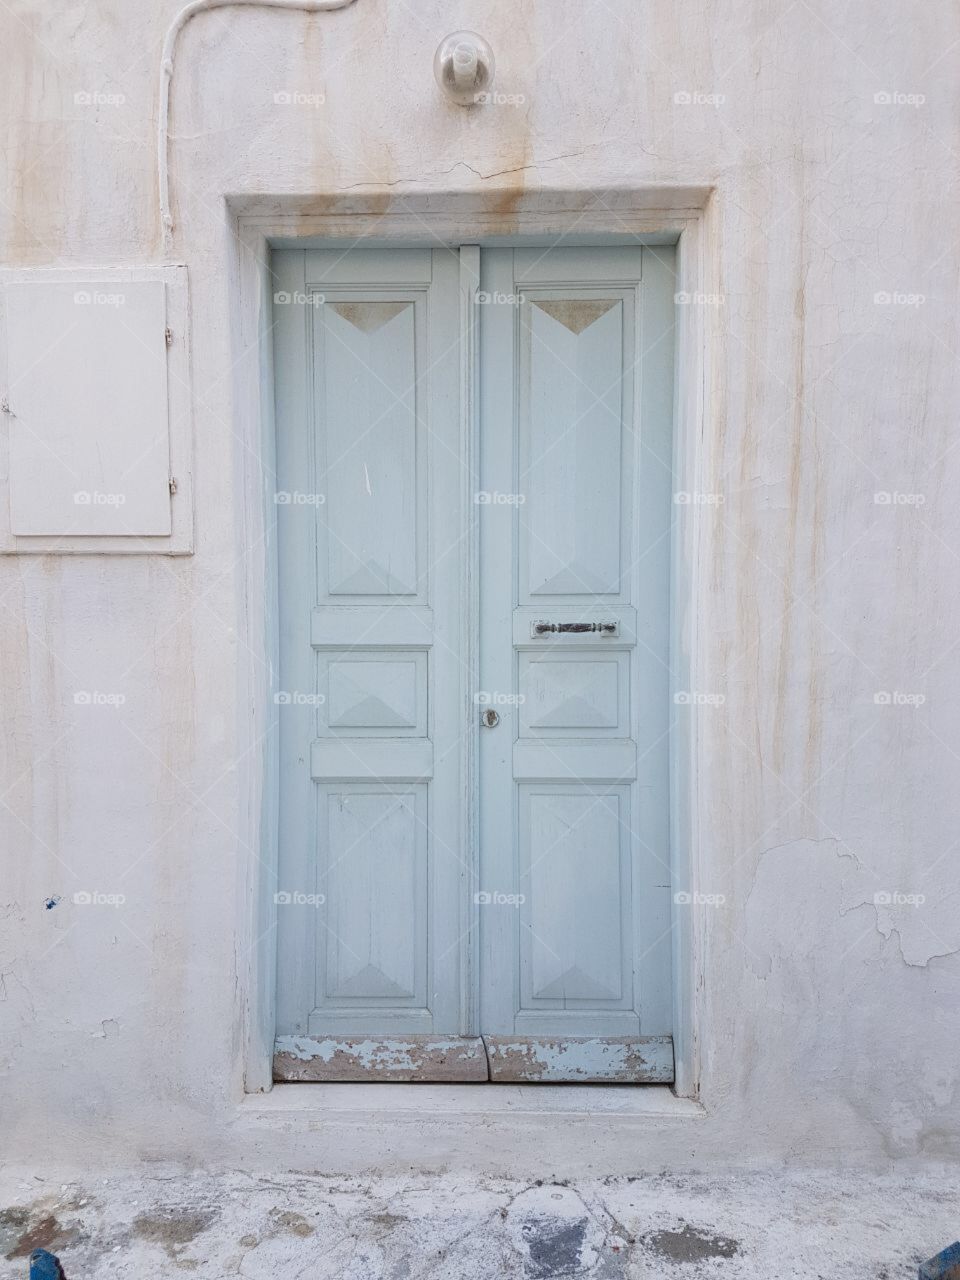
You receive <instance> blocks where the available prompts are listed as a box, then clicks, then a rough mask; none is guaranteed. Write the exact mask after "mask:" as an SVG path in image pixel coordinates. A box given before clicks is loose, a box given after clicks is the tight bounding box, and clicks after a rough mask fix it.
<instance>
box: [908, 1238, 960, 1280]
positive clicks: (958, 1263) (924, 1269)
mask: <svg viewBox="0 0 960 1280" xmlns="http://www.w3.org/2000/svg"><path fill="white" fill-rule="evenodd" d="M918 1274H919V1280H960V1240H954V1242H953V1244H951V1245H948V1246H947V1247H946V1249H943V1250H942V1251H941V1252H940V1253H938V1254H937V1255H936V1257H933V1258H928V1259H927V1261H926V1262H924V1263H923V1264H922V1265H921V1267H920V1271H919V1273H918Z"/></svg>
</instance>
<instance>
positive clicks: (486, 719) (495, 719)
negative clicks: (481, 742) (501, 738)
mask: <svg viewBox="0 0 960 1280" xmlns="http://www.w3.org/2000/svg"><path fill="white" fill-rule="evenodd" d="M480 723H481V724H482V725H483V727H484V728H485V729H495V728H496V727H497V725H498V724H499V723H500V715H499V713H498V712H496V711H494V709H493V707H487V709H486V711H484V712H482V713H481V716H480Z"/></svg>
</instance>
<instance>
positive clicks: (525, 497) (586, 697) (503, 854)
mask: <svg viewBox="0 0 960 1280" xmlns="http://www.w3.org/2000/svg"><path fill="white" fill-rule="evenodd" d="M646 254H647V251H644V250H641V249H640V248H636V249H617V250H588V249H573V250H564V249H558V250H549V251H542V250H539V251H519V250H516V251H514V250H494V251H490V252H489V253H488V254H487V255H485V258H484V262H483V272H482V287H483V289H484V292H485V294H486V295H487V296H490V297H500V298H513V299H515V300H516V305H514V306H513V307H510V306H507V305H501V306H499V307H497V306H492V305H491V306H489V307H487V308H485V309H484V312H483V315H482V318H481V346H480V362H481V370H480V372H481V389H482V396H481V400H482V420H481V459H482V474H481V481H482V486H483V489H484V490H485V491H487V492H491V493H501V494H505V495H507V497H506V499H505V500H503V501H502V502H501V503H500V504H499V505H497V504H495V503H494V502H490V503H489V504H488V505H487V506H485V507H484V508H483V510H482V513H481V601H482V624H481V672H482V683H483V685H484V690H485V696H487V697H488V698H489V699H491V700H496V702H497V705H498V708H499V709H500V723H499V725H497V726H496V727H494V728H491V729H489V730H485V731H484V732H483V734H482V739H481V880H482V884H483V888H484V890H486V896H485V901H484V905H483V906H482V907H481V911H480V929H481V939H482V944H481V977H482V990H481V1031H482V1032H483V1034H484V1036H485V1038H486V1042H487V1047H488V1055H489V1057H490V1066H491V1076H492V1078H495V1079H553V1080H556V1079H596V1080H604V1079H620V1080H625V1079H635V1080H641V1079H643V1080H650V1079H670V1078H672V1070H673V1066H672V1052H671V1051H670V1039H669V1033H670V1013H669V1009H670V1002H669V989H670V946H669V932H670V877H669V845H668V787H667V744H668V735H669V712H670V706H669V694H668V690H669V681H668V653H669V646H668V637H669V624H668V615H669V589H668V584H669V536H668V533H669V525H670V512H671V506H670V494H671V490H672V486H671V475H670V463H669V459H670V452H669V439H670V434H671V421H670V416H671V415H670V396H669V394H668V388H667V386H666V384H665V382H664V380H663V374H662V369H663V367H667V369H668V370H669V368H670V366H671V363H672V356H671V343H670V338H671V331H672V318H671V317H672V296H671V295H672V271H671V268H672V257H671V254H670V253H669V251H668V252H667V254H665V255H662V257H661V258H660V259H658V261H657V262H655V263H654V264H653V265H652V269H651V270H650V272H649V277H650V279H649V285H648V284H647V283H646V282H645V280H644V270H645V268H646V266H647V256H646ZM649 366H656V370H655V371H651V369H650V368H648V367H649Z"/></svg>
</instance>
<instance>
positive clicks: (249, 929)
mask: <svg viewBox="0 0 960 1280" xmlns="http://www.w3.org/2000/svg"><path fill="white" fill-rule="evenodd" d="M226 205H227V221H228V224H229V229H230V230H231V231H232V235H228V236H227V237H225V242H226V243H225V247H224V252H225V256H226V262H225V264H224V265H225V268H226V274H227V278H228V280H229V286H230V303H231V307H230V327H231V343H232V348H233V350H232V352H231V356H232V365H231V377H232V382H233V391H234V405H235V413H234V434H235V436H236V437H237V441H238V446H239V447H238V448H237V450H236V451H235V458H234V482H235V485H236V487H237V491H238V493H239V494H240V495H241V497H240V501H239V504H238V505H239V508H240V510H241V513H242V524H241V528H240V530H239V534H240V538H241V540H242V545H243V546H244V547H246V548H250V547H255V548H258V552H257V554H245V555H243V556H242V557H241V558H240V559H239V562H238V566H237V574H238V577H239V579H240V583H239V586H240V594H241V599H242V604H241V617H240V619H239V627H238V630H239V636H238V639H239V641H240V648H241V651H242V653H243V659H242V660H241V661H240V663H239V667H240V679H239V688H238V700H237V707H238V718H239V721H240V735H239V736H240V742H241V747H242V748H243V750H242V754H241V755H240V756H239V758H238V762H237V770H236V772H237V787H238V795H239V796H240V797H241V799H240V800H239V801H238V814H237V821H238V830H237V838H238V856H237V894H238V904H239V906H240V913H241V914H240V919H239V920H238V939H237V948H236V954H237V968H238V974H237V978H238V983H237V988H238V1008H237V1013H238V1019H239V1034H240V1037H241V1041H240V1043H241V1045H242V1050H241V1056H240V1060H239V1061H238V1063H237V1074H238V1078H240V1079H242V1088H243V1090H244V1091H245V1092H248V1093H256V1092H264V1091H268V1090H270V1089H271V1088H272V1062H273V1048H274V1033H275V987H276V972H277V965H276V950H277V949H276V923H277V919H276V916H277V913H276V904H275V902H274V896H273V895H274V893H275V892H276V890H277V868H278V852H279V850H278V837H277V816H278V800H279V768H278V740H277V739H278V734H277V732H276V723H275V722H276V715H275V710H276V709H275V704H274V701H273V697H274V694H275V693H276V692H277V691H278V690H279V683H278V667H279V664H278V648H279V645H278V635H279V632H278V608H277V563H276V560H277V556H276V540H275V537H274V533H273V528H274V512H275V502H274V493H275V490H276V478H275V439H276V428H275V421H274V408H273V354H272V345H273V344H272V324H273V319H272V295H273V290H274V285H273V279H272V273H271V253H272V250H273V249H274V248H296V249H305V248H337V247H342V248H344V249H346V248H348V247H350V246H353V247H361V245H362V246H364V247H371V248H372V247H391V246H393V247H412V246H418V245H419V246H423V245H434V246H436V245H438V244H449V245H454V244H456V245H458V246H459V245H474V244H476V245H500V246H518V245H519V246H523V245H530V246H536V245H538V244H539V245H546V244H554V243H558V242H560V243H562V244H564V245H574V244H580V245H583V244H589V245H612V244H617V243H634V244H636V243H638V242H640V243H644V244H651V245H656V244H658V243H659V244H675V245H676V247H677V277H676V278H677V293H678V296H680V295H683V296H685V297H686V299H688V300H692V301H693V305H680V306H678V307H677V330H676V355H675V369H674V423H673V428H674V441H673V450H674V470H675V477H676V491H679V492H700V491H701V490H704V489H705V488H708V487H709V486H705V485H704V483H703V482H702V481H701V477H702V476H704V475H709V474H710V463H711V461H712V457H711V456H710V455H712V446H713V443H714V434H713V429H712V423H711V422H710V421H709V402H708V397H707V388H708V387H709V386H710V379H711V361H710V352H711V349H712V348H713V347H714V346H715V343H716V337H717V328H718V324H719V321H718V317H717V314H716V313H717V312H718V310H719V308H717V307H708V306H705V305H696V304H695V300H696V299H698V298H711V297H715V296H719V295H720V288H719V252H718V243H717V228H716V213H715V208H714V202H713V199H712V190H711V189H710V188H659V189H653V190H646V191H633V192H619V193H618V192H604V193H602V198H600V196H599V195H598V194H597V193H595V192H586V191H582V192H559V191H543V192H540V193H539V194H537V195H531V196H523V195H522V194H519V195H518V196H517V197H516V199H514V200H512V201H505V200H504V199H503V197H502V193H501V194H499V195H498V198H497V200H496V201H495V203H494V204H493V206H492V208H491V204H490V201H489V199H485V198H484V196H483V195H482V194H480V193H478V194H476V195H465V194H464V193H462V192H459V193H455V192H451V193H448V194H444V195H437V194H436V193H433V194H430V195H408V196H394V197H393V199H392V200H391V201H390V204H389V207H387V209H386V211H385V208H384V196H383V194H382V193H371V194H370V195H369V196H366V197H364V196H359V197H358V196H357V195H356V194H354V195H353V196H351V197H350V198H345V197H342V196H339V197H338V196H334V195H332V194H331V195H330V196H328V197H325V198H322V199H313V200H311V199H309V198H302V197H301V198H284V197H276V198H271V199H266V198H265V197H262V196H261V197H236V198H228V200H227V201H226ZM318 208H319V209H320V210H321V211H320V212H317V209H318ZM463 258H464V259H465V265H464V266H463V268H462V271H461V286H462V287H461V299H460V306H461V315H462V321H463V323H464V326H465V328H464V332H466V333H468V334H469V335H470V339H469V342H468V343H467V344H465V346H466V348H467V352H466V355H467V357H468V358H465V359H463V360H462V361H461V431H462V432H463V433H465V434H464V446H465V453H464V456H467V457H470V458H471V459H472V460H473V463H472V467H471V468H470V469H469V470H468V471H467V473H466V474H465V476H464V486H465V492H467V493H469V492H472V488H473V475H474V474H475V470H476V465H477V452H476V451H477V446H478V431H477V426H478V423H477V412H476V410H477V397H476V387H475V384H474V375H475V371H476V367H477V361H476V344H477V337H478V333H477V324H476V320H477V315H476V308H475V307H473V306H472V305H471V301H470V299H471V297H472V295H471V294H470V293H469V287H470V286H471V270H472V268H471V265H470V263H471V258H470V255H463ZM475 265H478V263H477V264H475ZM470 357H472V358H470ZM471 509H472V504H471V506H468V508H467V510H471ZM702 511H703V508H702V506H701V504H698V503H686V504H675V512H676V519H675V521H674V532H673V536H672V539H671V595H672V600H671V628H670V630H671V641H670V665H671V670H672V673H673V674H672V693H673V694H675V693H676V692H679V691H683V690H690V689H696V688H697V687H698V679H697V677H698V675H699V674H700V673H701V672H702V671H703V670H704V663H703V657H702V644H703V635H702V632H701V629H700V628H699V626H698V618H699V615H700V612H701V611H700V609H699V608H698V607H697V606H698V602H699V600H700V596H701V592H702V590H703V588H702V585H701V582H702V577H701V546H702V544H703V529H704V519H703V515H702ZM473 524H474V526H475V522H473ZM478 551H479V548H478V545H477V538H476V529H475V527H474V528H473V529H472V534H471V538H470V542H469V545H468V546H467V547H465V549H464V561H463V569H462V571H463V572H464V573H465V574H466V575H467V576H466V578H465V580H464V590H465V592H467V594H468V595H469V596H470V597H471V598H472V597H473V593H475V592H476V591H477V590H478ZM473 613H474V616H475V618H476V614H477V610H476V608H474V609H473ZM473 630H474V631H476V630H477V628H476V626H475V627H474V628H473ZM478 645H479V636H478V635H473V636H472V637H471V657H470V662H471V667H472V668H475V664H476V660H477V654H478ZM700 683H702V679H701V681H700ZM698 715H699V712H698V709H697V704H696V700H692V701H691V700H688V705H686V706H684V708H683V714H682V716H680V717H679V718H678V720H677V721H676V724H675V726H674V730H673V732H671V738H670V776H671V785H670V809H671V813H670V832H671V866H672V880H673V885H674V894H675V896H676V894H677V893H679V892H681V891H682V893H683V896H684V897H686V898H687V900H688V901H687V903H685V904H684V905H683V909H681V910H678V909H677V907H676V905H675V907H674V930H673V992H672V1000H673V1010H674V1028H673V1035H674V1051H675V1058H676V1077H675V1083H674V1086H673V1088H674V1092H675V1093H676V1094H678V1095H679V1096H681V1097H691V1098H696V1097H697V1096H698V1095H699V1091H700V1078H701V1075H700V1073H701V1063H700V1058H701V1054H700V1045H701V1043H702V1040H703V1030H704V1028H703V1012H704V982H703V972H704V957H703V946H702V939H703V936H704V928H703V923H704V922H703V918H702V917H703V907H702V906H699V905H697V904H698V903H699V902H700V897H699V896H698V892H697V891H698V888H699V886H700V883H701V880H700V867H701V863H702V856H703V850H702V830H703V826H702V823H701V821H700V803H699V795H700V791H699V785H698V783H699V777H700V768H699V751H700V734H699V726H698ZM478 733H479V726H478V725H474V728H473V731H472V733H471V735H469V737H470V741H469V742H468V744H467V756H468V760H469V769H468V774H467V776H468V778H469V779H470V785H469V787H468V791H467V794H465V795H464V822H465V824H466V826H467V830H469V832H470V833H471V850H472V857H473V858H474V859H475V858H476V857H477V856H478V853H479V846H478V841H477V838H476V836H477V822H478V807H477V800H478V795H477V770H476V767H475V766H476V751H477V745H478V744H477V742H476V738H477V735H478ZM474 945H475V944H474ZM475 965H476V958H475V956H474V957H473V959H472V961H471V963H470V965H469V966H468V972H467V973H466V974H465V975H464V980H465V981H467V982H468V983H472V981H473V975H474V973H475ZM313 1087H314V1088H322V1087H323V1086H322V1085H315V1086H313Z"/></svg>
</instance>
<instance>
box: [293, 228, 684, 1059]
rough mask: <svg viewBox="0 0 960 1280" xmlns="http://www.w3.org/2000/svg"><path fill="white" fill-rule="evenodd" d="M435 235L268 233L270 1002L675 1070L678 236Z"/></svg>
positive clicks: (296, 1031)
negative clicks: (459, 241) (396, 241)
mask: <svg viewBox="0 0 960 1280" xmlns="http://www.w3.org/2000/svg"><path fill="white" fill-rule="evenodd" d="M461 258H462V261H461V263H460V264H458V262H457V256H456V255H455V254H454V253H451V252H449V251H446V250H435V251H428V250H362V251H352V252H350V253H348V254H342V253H337V252H326V251H308V252H306V253H304V252H302V251H283V252H281V253H279V254H278V255H277V258H276V270H277V283H278V286H279V290H280V292H279V294H278V296H281V297H285V298H286V299H287V301H286V302H284V303H283V305H278V306H277V308H276V312H275V319H276V336H277V342H276V383H277V472H278V485H277V487H278V506H277V523H278V533H277V539H278V558H279V565H280V577H279V587H278V594H279V611H280V626H279V631H280V646H279V647H280V666H281V675H280V686H281V688H282V689H283V690H284V691H285V692H284V695H283V697H284V699H285V701H283V702H282V703H280V704H278V717H279V720H280V776H281V802H280V816H279V833H280V883H279V888H280V891H281V892H280V895H278V926H279V927H278V934H279V948H278V1033H279V1035H280V1036H281V1037H287V1038H289V1037H301V1038H302V1037H308V1038H312V1039H313V1040H315V1041H316V1042H317V1043H319V1044H320V1045H321V1046H329V1045H330V1044H334V1045H336V1044H340V1043H347V1042H351V1043H352V1042H353V1041H354V1040H355V1039H356V1038H357V1037H359V1038H360V1042H362V1043H364V1044H366V1042H367V1041H366V1040H365V1039H364V1037H368V1038H370V1041H371V1043H372V1042H374V1041H375V1042H376V1044H378V1045H387V1046H388V1047H389V1048H390V1051H391V1052H394V1050H396V1051H397V1052H399V1051H400V1050H401V1049H402V1046H403V1045H404V1044H406V1043H408V1041H409V1038H410V1037H411V1036H413V1037H416V1036H424V1037H431V1036H433V1037H441V1038H442V1037H450V1036H454V1037H455V1036H459V1037H464V1038H469V1037H473V1038H474V1039H476V1037H477V1036H478V1035H485V1036H487V1037H488V1038H489V1044H493V1043H494V1041H496V1042H497V1043H498V1044H500V1046H501V1049H502V1052H500V1051H498V1052H499V1056H498V1059H497V1061H498V1071H499V1072H502V1075H498V1077H497V1078H504V1079H507V1078H511V1075H510V1073H511V1072H512V1071H514V1070H520V1071H521V1075H519V1076H517V1077H516V1078H529V1079H536V1078H542V1079H634V1080H641V1079H657V1080H662V1079H669V1078H670V1077H671V1074H672V1065H671V1064H672V1046H671V1044H670V1035H671V1031H672V1024H671V991H670V987H671V973H670V966H671V960H670V928H671V897H670V850H669V825H668V819H669V805H668V786H669V782H668V740H669V727H670V723H669V712H670V704H669V683H668V680H669V670H668V664H669V594H670V537H669V530H670V525H671V514H672V506H671V494H672V488H673V486H672V483H671V479H672V477H671V456H672V448H671V439H672V389H673V352H672V329H673V288H674V275H673V251H672V250H664V249H657V250H647V249H640V248H639V247H629V248H617V249H612V248H610V249H589V248H575V249H557V250H547V251H544V250H536V251H519V250H517V251H514V250H500V249H494V250H483V251H478V250H477V249H476V248H475V247H472V248H469V249H465V250H464V251H463V253H462V255H461ZM465 268H466V269H465ZM478 272H479V274H478ZM478 283H479V285H480V287H481V289H482V293H481V294H479V295H477V301H478V303H479V302H485V303H486V305H474V293H475V290H476V287H477V285H478ZM474 337H477V338H478V341H477V343H476V345H475V344H474ZM475 364H477V365H478V369H477V379H478V384H479V385H478V390H479V393H480V394H479V396H478V397H475V393H474V389H473V371H474V365H475ZM475 398H476V399H478V400H479V403H480V406H481V408H480V412H479V415H478V416H479V422H478V434H479V450H478V453H479V457H478V463H479V466H478V468H477V470H476V472H475V470H474V462H473V453H472V448H473V445H472V437H471V427H470V424H471V422H472V414H473V409H472V405H473V403H474V400H475ZM474 539H475V541H473V540H474ZM477 543H478V544H479V548H478V554H477V556H476V562H477V569H478V570H479V573H478V574H474V573H473V571H472V567H471V566H472V565H473V564H474V559H473V558H472V552H471V551H470V550H469V548H470V547H471V545H477ZM465 548H466V550H465ZM544 623H546V624H548V627H549V626H553V627H554V629H553V630H549V629H548V630H544V627H543V624H544ZM538 624H540V626H539V629H538ZM583 624H586V625H587V627H588V628H590V627H592V628H593V629H587V630H584V629H583ZM577 626H580V627H581V629H580V630H576V629H575V628H576V627H577ZM557 627H562V628H563V629H560V630H558V629H556V628H557ZM572 628H573V629H572ZM474 629H475V630H474ZM477 634H478V635H479V646H478V647H479V656H480V662H479V670H477V669H476V665H475V663H474V659H473V649H474V648H475V647H477V646H475V645H474V643H473V640H472V639H471V637H472V636H473V635H477ZM483 709H486V710H487V711H490V710H493V711H495V712H496V717H499V720H498V721H497V725H496V727H494V728H491V729H478V725H479V723H480V712H481V710H483ZM496 717H494V719H495V720H496ZM477 734H479V743H478V745H476V744H477V742H478V740H477V736H476V735H477ZM475 752H476V754H477V756H478V760H477V761H476V762H475V767H472V766H471V762H472V761H473V755H474V753H475ZM474 805H476V812H477V814H478V819H477V825H478V826H479V828H480V830H481V837H482V843H481V847H480V849H479V850H477V849H476V848H474V847H473V846H474V845H475V844H476V843H477V842H476V841H474V840H473V838H472V835H471V832H472V823H473V817H472V814H473V813H474ZM478 868H479V870H478ZM478 937H479V939H480V942H479V945H478V944H477V941H476V939H477V938H478ZM497 1038H499V1039H497ZM417 1043H420V1042H419V1041H418V1042H417ZM438 1043H439V1040H438ZM648 1045H653V1046H654V1047H653V1048H652V1049H651V1048H648V1047H647V1046H648ZM431 1052H432V1051H431ZM324 1054H326V1049H323V1052H322V1053H321V1054H320V1057H321V1058H323V1057H324ZM327 1056H329V1055H327ZM343 1056H344V1055H343V1054H341V1057H343ZM495 1056H496V1055H495ZM374 1057H376V1055H374ZM654 1058H655V1059H656V1061H654ZM331 1061H332V1062H333V1063H334V1066H333V1070H334V1071H336V1070H340V1069H341V1068H340V1067H338V1066H336V1062H337V1061H339V1059H338V1058H337V1055H336V1054H334V1055H333V1058H332V1059H331ZM513 1064H520V1067H515V1066H514V1065H513ZM524 1064H525V1065H524ZM361 1065H362V1067H363V1070H364V1071H366V1070H367V1069H368V1066H369V1063H368V1062H367V1060H366V1059H364V1061H363V1063H362V1064H361ZM436 1066H437V1063H436V1062H433V1063H432V1065H431V1069H435V1068H436ZM329 1068H330V1063H328V1062H326V1059H325V1058H324V1071H325V1072H326V1071H328V1069H329ZM278 1069H280V1070H281V1074H282V1064H281V1067H280V1068H278ZM301 1069H302V1068H298V1070H301ZM317 1069H318V1070H319V1068H317ZM343 1069H344V1070H345V1069H346V1068H343ZM522 1072H526V1074H525V1075H523V1074H522ZM328 1078H329V1077H328ZM433 1078H437V1077H436V1076H434V1077H433Z"/></svg>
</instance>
